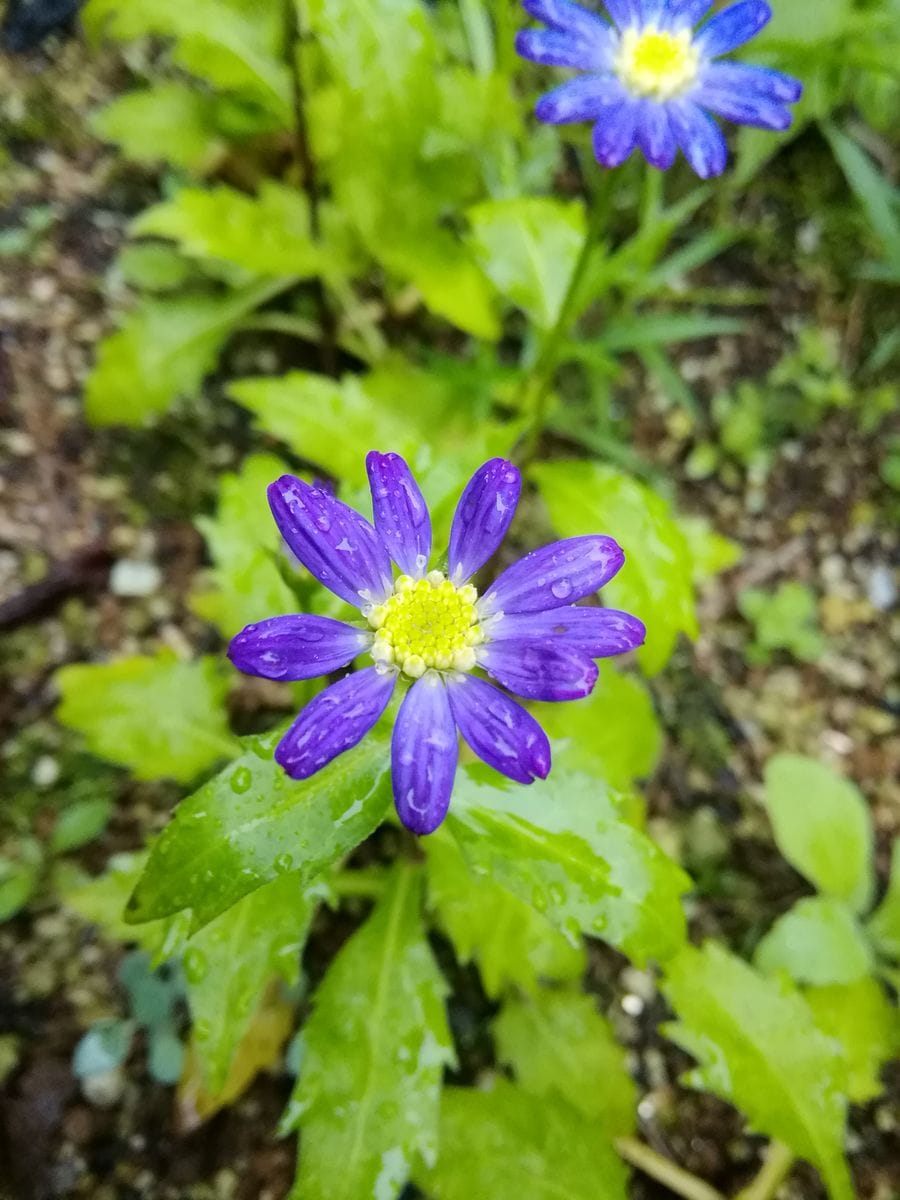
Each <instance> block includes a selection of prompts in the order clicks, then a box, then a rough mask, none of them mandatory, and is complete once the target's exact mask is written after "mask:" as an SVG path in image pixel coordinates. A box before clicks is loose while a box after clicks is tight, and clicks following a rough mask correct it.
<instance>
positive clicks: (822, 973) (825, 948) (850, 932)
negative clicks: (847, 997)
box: [753, 896, 873, 985]
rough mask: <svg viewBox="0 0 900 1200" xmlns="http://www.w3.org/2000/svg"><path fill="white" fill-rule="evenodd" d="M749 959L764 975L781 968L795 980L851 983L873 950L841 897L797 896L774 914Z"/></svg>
mask: <svg viewBox="0 0 900 1200" xmlns="http://www.w3.org/2000/svg"><path fill="white" fill-rule="evenodd" d="M753 961H754V964H755V965H756V966H757V967H758V968H759V970H760V971H763V972H764V973H765V974H766V975H774V974H776V973H777V972H778V971H786V972H787V973H788V975H790V977H791V978H792V979H795V980H796V981H797V982H798V983H812V984H820V985H824V984H831V983H854V982H855V981H856V980H857V979H862V978H863V977H864V976H865V975H868V974H869V973H870V971H871V970H872V967H873V960H872V951H871V949H870V947H869V945H868V943H867V941H866V939H865V937H864V936H863V932H862V930H861V929H860V927H859V925H858V924H857V923H856V921H855V920H854V917H853V914H852V913H851V912H850V911H849V909H848V908H847V907H846V905H845V904H843V903H842V901H840V900H832V899H831V898H830V897H828V896H814V897H812V898H811V899H807V900H799V901H798V902H797V903H796V904H795V905H794V907H793V908H792V909H791V910H790V912H787V913H785V915H784V916H783V917H779V918H778V920H777V921H776V922H775V924H774V925H773V926H772V928H771V929H770V930H769V932H768V933H767V934H766V936H765V937H764V938H763V940H762V941H761V942H760V943H759V945H758V946H757V948H756V953H755V955H754V958H753Z"/></svg>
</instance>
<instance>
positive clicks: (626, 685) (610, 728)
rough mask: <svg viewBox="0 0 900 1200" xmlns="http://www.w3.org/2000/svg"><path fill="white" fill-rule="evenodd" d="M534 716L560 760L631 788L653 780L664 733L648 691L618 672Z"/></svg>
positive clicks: (604, 673)
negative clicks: (638, 781) (581, 696)
mask: <svg viewBox="0 0 900 1200" xmlns="http://www.w3.org/2000/svg"><path fill="white" fill-rule="evenodd" d="M532 711H533V713H534V715H535V716H536V717H537V719H538V720H539V721H540V723H541V725H543V727H544V729H545V730H546V731H547V734H548V735H549V736H550V738H552V740H553V747H554V760H555V762H556V763H558V764H560V765H562V766H563V767H565V768H566V770H570V771H585V772H587V773H588V774H590V775H596V776H598V777H599V778H601V779H605V780H606V782H607V783H608V784H610V786H611V787H614V788H622V789H627V788H630V787H632V786H633V785H634V781H635V780H636V779H644V778H646V777H647V776H649V775H652V774H653V772H654V770H655V769H656V764H657V762H658V761H659V755H660V751H661V749H662V731H661V730H660V727H659V722H658V721H657V719H656V713H655V712H654V709H653V701H652V699H651V697H650V694H649V692H648V691H647V689H646V687H644V685H643V684H642V683H641V682H640V681H639V680H637V679H635V678H634V677H633V676H631V675H621V674H619V672H618V671H616V670H615V669H614V668H613V667H604V668H601V671H600V678H599V680H598V682H597V686H596V687H595V688H594V690H593V692H592V693H591V695H590V696H588V697H587V698H586V699H584V700H576V701H574V702H573V703H571V704H565V705H562V704H536V705H533V706H532Z"/></svg>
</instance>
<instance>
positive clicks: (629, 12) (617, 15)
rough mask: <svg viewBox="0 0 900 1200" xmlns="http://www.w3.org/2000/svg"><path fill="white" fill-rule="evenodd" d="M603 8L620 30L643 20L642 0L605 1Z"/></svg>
mask: <svg viewBox="0 0 900 1200" xmlns="http://www.w3.org/2000/svg"><path fill="white" fill-rule="evenodd" d="M603 6H604V8H605V9H606V11H607V12H608V13H609V15H610V16H611V17H612V19H613V20H614V21H615V23H616V24H617V25H618V27H619V28H620V29H627V28H628V26H629V25H636V24H637V23H638V22H639V21H640V20H641V0H603Z"/></svg>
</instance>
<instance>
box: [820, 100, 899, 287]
mask: <svg viewBox="0 0 900 1200" xmlns="http://www.w3.org/2000/svg"><path fill="white" fill-rule="evenodd" d="M822 132H823V133H824V134H825V136H826V138H827V139H828V141H829V143H830V145H831V149H832V151H833V152H834V156H835V158H836V159H837V160H838V163H839V165H840V167H841V170H842V171H843V172H844V174H845V175H846V177H847V182H848V183H849V184H850V187H851V188H852V189H853V191H854V192H855V193H856V196H857V199H858V200H859V201H860V203H861V204H862V206H863V208H864V209H865V213H866V216H867V218H868V220H869V224H870V225H871V226H872V229H873V230H874V231H875V233H876V234H877V236H878V237H879V238H880V239H881V241H882V242H883V243H884V248H885V253H886V256H887V259H888V261H889V263H890V264H891V266H892V267H893V268H894V270H895V271H897V272H900V215H898V211H897V202H898V196H900V193H898V191H897V189H896V188H894V187H892V186H891V184H890V183H889V182H888V181H887V180H886V179H885V178H884V177H883V176H882V175H881V173H880V172H879V171H878V170H877V168H876V167H875V164H874V163H873V162H872V160H871V159H870V158H869V156H868V155H867V154H866V153H865V152H864V151H863V150H861V149H860V147H859V146H858V145H857V144H856V142H855V141H853V139H852V138H849V137H848V136H847V135H846V134H845V133H842V132H841V130H840V129H838V128H837V126H835V125H832V124H831V123H830V122H829V121H826V122H824V123H823V125H822Z"/></svg>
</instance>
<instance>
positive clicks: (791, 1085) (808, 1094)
mask: <svg viewBox="0 0 900 1200" xmlns="http://www.w3.org/2000/svg"><path fill="white" fill-rule="evenodd" d="M662 987H663V992H664V993H665V995H666V997H667V999H668V1001H669V1003H670V1004H671V1005H672V1007H673V1008H674V1009H675V1013H676V1015H677V1018H678V1019H677V1022H676V1023H675V1024H672V1025H669V1026H668V1027H667V1028H666V1029H665V1032H666V1034H667V1036H668V1037H670V1038H672V1040H673V1041H675V1042H677V1044H678V1045H679V1046H681V1047H682V1048H683V1049H684V1050H686V1051H687V1052H688V1053H689V1054H692V1055H693V1056H694V1057H695V1058H696V1059H697V1061H698V1063H699V1066H697V1067H696V1068H695V1069H694V1070H693V1071H691V1072H690V1074H689V1075H688V1076H687V1082H688V1083H690V1084H691V1086H693V1087H697V1088H702V1089H705V1090H706V1091H710V1092H713V1093H714V1094H715V1095H717V1096H721V1097H722V1099H724V1100H728V1101H730V1102H731V1103H732V1104H734V1105H735V1106H736V1107H737V1108H739V1109H740V1110H741V1111H742V1112H743V1113H744V1115H745V1116H746V1117H747V1118H748V1119H749V1121H750V1124H751V1127H752V1128H753V1129H754V1130H756V1131H757V1132H760V1133H765V1134H767V1135H768V1136H769V1137H773V1138H777V1139H778V1140H779V1141H782V1142H784V1143H785V1145H787V1146H788V1147H789V1148H790V1149H791V1150H793V1152H794V1153H795V1154H796V1155H798V1157H800V1158H805V1159H807V1160H808V1161H809V1162H811V1163H812V1164H813V1165H814V1166H816V1167H817V1168H818V1169H819V1171H820V1172H821V1174H822V1177H823V1179H824V1180H825V1184H826V1186H827V1188H828V1191H829V1194H830V1196H831V1200H850V1198H852V1196H853V1185H852V1183H851V1181H850V1174H849V1171H848V1169H847V1163H846V1161H845V1159H844V1154H843V1146H844V1123H845V1120H846V1114H847V1099H846V1095H845V1088H846V1076H847V1070H846V1063H845V1062H844V1059H843V1058H842V1056H841V1054H840V1050H839V1048H838V1047H837V1046H836V1045H835V1043H834V1042H832V1041H831V1039H830V1038H828V1037H826V1036H825V1035H824V1034H822V1033H820V1032H819V1030H818V1029H817V1028H816V1027H815V1025H814V1024H813V1018H812V1013H811V1011H810V1009H809V1006H808V1005H807V1004H806V1003H805V1001H804V1000H803V997H802V996H801V995H800V993H799V992H798V991H797V990H796V989H795V988H794V987H793V985H792V984H790V983H789V981H788V980H787V979H786V978H784V977H781V978H779V979H767V978H766V977H765V976H763V975H760V974H758V973H757V972H756V971H754V970H753V968H752V967H750V966H748V965H747V963H745V962H742V961H741V960H740V959H739V958H736V957H735V956H734V955H732V954H729V953H728V951H727V950H725V949H724V948H723V947H721V946H718V945H716V944H715V943H713V942H707V943H706V944H705V946H704V947H703V949H702V950H696V949H694V948H693V947H692V946H685V947H684V948H683V949H682V951H681V953H680V954H679V955H678V957H677V958H675V959H673V960H672V961H671V962H669V963H668V964H667V965H666V974H665V978H664V980H663V985H662Z"/></svg>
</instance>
